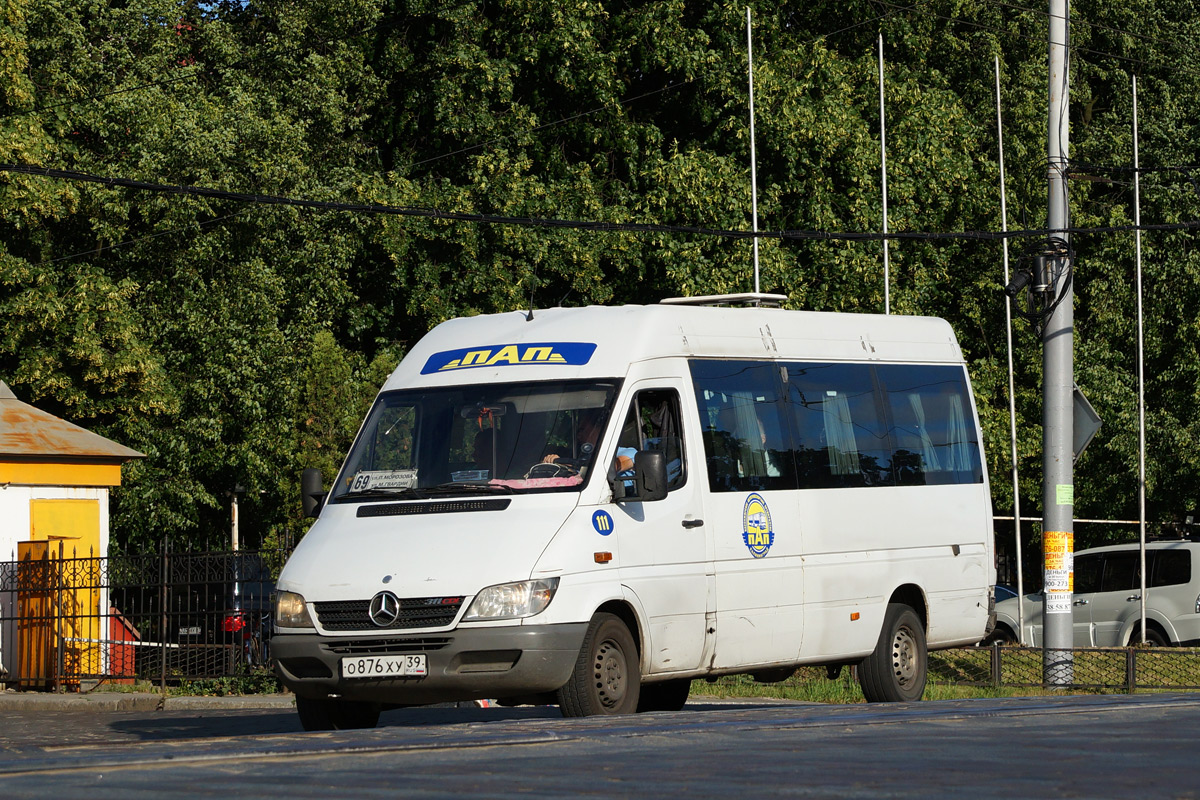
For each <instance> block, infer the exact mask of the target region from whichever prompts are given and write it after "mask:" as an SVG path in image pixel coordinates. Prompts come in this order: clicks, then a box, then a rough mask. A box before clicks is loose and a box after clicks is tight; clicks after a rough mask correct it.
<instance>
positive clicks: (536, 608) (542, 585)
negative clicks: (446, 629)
mask: <svg viewBox="0 0 1200 800" xmlns="http://www.w3.org/2000/svg"><path fill="white" fill-rule="evenodd" d="M557 589H558V578H539V579H538V580H535V581H518V582H517V583H502V584H500V585H498V586H489V587H487V588H486V589H484V590H482V591H481V592H480V593H479V594H477V595H475V600H474V601H473V602H472V603H471V607H470V608H469V609H467V615H466V616H465V617H463V621H464V622H471V621H478V620H485V619H520V618H521V617H532V616H533V615H535V614H540V613H542V612H543V611H545V610H546V606H548V605H550V601H551V600H552V599H553V598H554V592H555V590H557Z"/></svg>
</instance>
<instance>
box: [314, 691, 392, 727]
mask: <svg viewBox="0 0 1200 800" xmlns="http://www.w3.org/2000/svg"><path fill="white" fill-rule="evenodd" d="M296 711H297V712H299V714H300V725H301V726H303V728H304V730H306V731H344V730H350V729H352V728H374V727H375V726H376V725H377V724H379V706H378V705H377V704H376V703H362V702H357V701H354V700H337V699H334V698H331V697H322V698H313V697H302V696H300V695H297V696H296Z"/></svg>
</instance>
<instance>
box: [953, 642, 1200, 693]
mask: <svg viewBox="0 0 1200 800" xmlns="http://www.w3.org/2000/svg"><path fill="white" fill-rule="evenodd" d="M1072 653H1073V670H1072V672H1073V676H1072V680H1071V682H1070V684H1069V685H1067V686H1060V685H1058V684H1055V686H1054V688H1056V689H1062V688H1067V689H1101V690H1116V691H1124V692H1136V691H1137V690H1139V689H1172V690H1195V689H1200V649H1197V648H1193V647H1081V648H1076V649H1075V650H1073V651H1072ZM1042 659H1043V654H1042V649H1041V648H1040V647H1014V646H1007V645H993V646H991V647H965V648H959V649H955V650H942V651H939V652H936V653H930V655H929V679H930V680H931V681H936V682H938V683H953V684H959V685H965V686H992V687H1004V686H1009V687H1015V688H1037V687H1043V686H1044V685H1045V684H1044V678H1043V669H1042Z"/></svg>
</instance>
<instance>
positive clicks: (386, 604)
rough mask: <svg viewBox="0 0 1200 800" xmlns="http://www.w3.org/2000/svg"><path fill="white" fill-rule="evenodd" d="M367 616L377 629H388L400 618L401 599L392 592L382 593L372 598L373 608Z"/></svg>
mask: <svg viewBox="0 0 1200 800" xmlns="http://www.w3.org/2000/svg"><path fill="white" fill-rule="evenodd" d="M367 616H369V617H370V618H371V622H373V623H375V625H376V626H377V627H380V628H386V627H387V626H389V625H391V624H392V623H394V622H395V621H396V618H397V617H399V616H400V598H398V597H396V595H394V594H392V593H391V592H380V593H379V594H377V595H375V596H374V597H372V598H371V608H370V610H369V611H367Z"/></svg>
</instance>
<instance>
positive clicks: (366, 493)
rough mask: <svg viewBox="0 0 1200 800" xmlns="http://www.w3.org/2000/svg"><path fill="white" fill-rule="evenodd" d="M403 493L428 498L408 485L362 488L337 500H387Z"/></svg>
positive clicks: (423, 498)
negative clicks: (405, 487) (390, 487)
mask: <svg viewBox="0 0 1200 800" xmlns="http://www.w3.org/2000/svg"><path fill="white" fill-rule="evenodd" d="M405 495H410V496H412V497H415V498H416V499H417V500H428V499H429V496H428V495H427V494H425V493H424V492H422V491H418V490H416V489H413V488H411V487H409V488H407V489H378V488H377V489H364V490H363V491H361V492H347V493H346V494H344V495H342V496H341V497H339V498H338V500H365V499H373V498H380V497H386V498H388V499H389V500H391V499H394V498H396V497H403V496H405Z"/></svg>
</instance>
